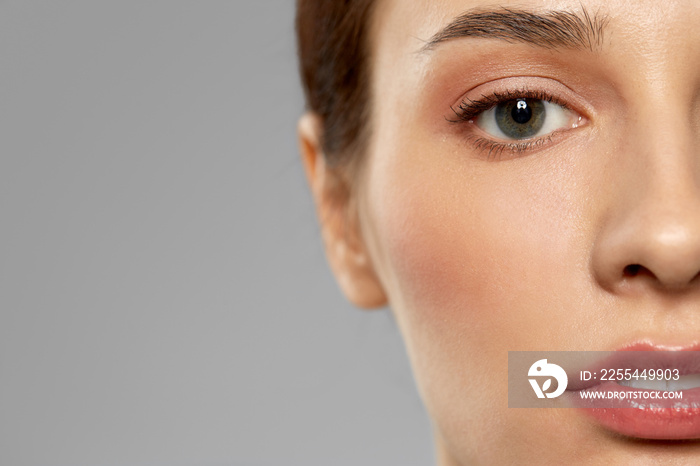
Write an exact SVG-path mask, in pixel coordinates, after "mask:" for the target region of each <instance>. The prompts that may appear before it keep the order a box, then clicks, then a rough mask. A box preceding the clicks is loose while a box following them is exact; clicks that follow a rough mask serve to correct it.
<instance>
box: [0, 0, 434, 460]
mask: <svg viewBox="0 0 700 466" xmlns="http://www.w3.org/2000/svg"><path fill="white" fill-rule="evenodd" d="M293 10H294V2H292V1H291V0H277V1H272V0H266V1H255V0H249V1H244V0H241V1H236V0H230V1H196V2H195V1H145V2H144V1H136V0H130V1H123V0H119V1H109V2H104V1H94V0H93V1H63V2H51V1H44V2H19V1H2V2H0V60H2V62H1V64H0V70H1V71H0V109H1V110H0V218H1V229H0V232H1V233H0V234H1V238H2V241H1V242H0V274H1V277H0V464H2V465H166V464H168V465H228V464H235V465H297V464H298V465H329V464H333V465H359V464H362V465H388V464H389V465H425V464H431V463H432V462H433V459H432V446H431V439H430V428H429V422H428V420H427V417H426V415H425V413H424V410H423V407H422V406H421V403H420V401H419V399H418V396H417V394H416V390H415V387H414V383H413V380H412V377H411V374H410V370H409V367H408V363H407V360H406V357H405V355H404V349H403V346H402V343H401V341H400V337H399V335H398V332H397V330H396V327H395V324H394V322H393V320H392V318H391V315H390V314H389V312H388V311H387V310H381V311H375V312H365V311H360V310H356V309H353V308H352V307H351V306H350V305H349V304H347V303H346V302H345V300H344V298H343V297H342V296H341V294H340V293H339V291H338V290H337V287H336V285H335V282H334V280H333V278H332V276H331V274H330V272H329V270H328V267H327V266H326V263H325V260H324V258H323V252H322V249H321V241H320V237H319V232H318V228H317V226H316V221H315V217H314V214H313V209H312V203H311V199H310V196H309V195H308V193H307V190H306V185H305V181H304V179H303V174H302V169H301V167H300V164H299V157H298V154H297V147H296V139H295V134H294V131H295V121H296V119H297V117H298V116H299V115H300V113H301V110H302V108H303V102H302V97H301V91H300V88H299V83H298V78H297V76H296V61H295V60H296V59H295V52H294V41H293V14H294V11H293Z"/></svg>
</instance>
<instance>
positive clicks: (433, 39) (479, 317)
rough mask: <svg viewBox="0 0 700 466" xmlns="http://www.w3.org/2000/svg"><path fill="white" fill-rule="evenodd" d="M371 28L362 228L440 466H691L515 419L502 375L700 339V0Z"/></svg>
mask: <svg viewBox="0 0 700 466" xmlns="http://www.w3.org/2000/svg"><path fill="white" fill-rule="evenodd" d="M502 7H507V8H508V10H505V9H503V8H502ZM584 10H585V12H584ZM488 11H495V12H498V13H500V15H495V16H494V15H481V16H478V15H476V16H475V12H479V13H484V12H488ZM555 11H566V12H570V13H575V14H576V15H577V16H578V17H580V18H581V19H582V21H581V22H580V23H577V24H579V26H580V28H579V29H578V30H576V28H575V27H574V31H569V30H568V29H571V27H569V28H568V29H567V28H564V29H565V31H564V32H561V31H560V32H559V33H557V32H556V31H552V29H551V20H552V18H555V16H554V15H556V13H553V12H555ZM523 12H529V13H535V14H537V15H539V16H537V17H535V16H531V17H528V20H529V23H528V24H526V25H525V26H524V27H523V28H521V29H520V30H517V18H518V17H519V18H524V17H525V16H524V14H525V13H523ZM586 15H587V16H586ZM460 17H462V22H461V23H455V21H456V20H457V19H458V18H460ZM514 18H515V20H514ZM547 20H550V23H547ZM373 21H374V22H373V29H372V30H373V36H372V40H371V45H372V53H373V55H372V58H371V63H372V66H373V76H372V94H373V102H372V115H371V125H372V126H371V128H372V137H371V139H370V142H369V145H368V150H367V152H366V153H365V155H364V156H365V158H364V160H363V166H362V171H361V173H360V175H359V178H358V180H357V185H356V186H355V187H354V188H355V190H354V192H355V193H356V196H357V200H358V212H359V219H360V221H359V225H360V227H359V228H360V231H361V236H362V239H363V242H364V247H365V248H366V253H367V255H368V257H369V259H370V263H371V264H372V265H373V267H374V271H375V272H376V276H377V277H378V282H379V283H380V284H381V287H382V289H383V291H384V293H385V294H386V297H387V299H388V302H389V304H390V306H391V308H392V309H393V312H394V314H395V316H396V319H397V322H398V325H399V326H400V329H401V331H402V333H403V336H404V338H405V342H406V346H407V349H408V353H409V356H410V359H411V361H412V365H413V368H414V372H415V376H416V380H417V383H418V387H419V390H420V392H421V395H422V397H423V399H424V401H425V403H426V405H427V408H428V411H429V413H430V415H431V417H432V419H433V421H434V425H435V430H436V447H437V449H438V453H439V455H440V461H441V464H472V463H479V464H481V463H483V464H509V463H510V462H515V461H516V460H519V461H525V460H527V459H531V460H533V461H535V460H537V461H538V462H540V463H544V464H551V463H552V462H553V461H554V460H556V461H561V462H564V461H566V460H573V459H576V460H578V461H580V460H581V459H587V460H589V461H591V462H596V463H598V462H600V463H603V462H606V463H608V462H631V461H633V460H634V461H639V460H640V456H639V455H640V454H646V455H649V456H648V457H647V458H649V459H652V460H659V461H660V460H667V461H672V462H673V461H679V462H683V460H689V458H691V457H692V458H695V459H697V457H695V456H693V455H696V454H700V446H698V445H697V444H695V443H683V444H676V445H672V442H671V443H669V442H655V443H653V442H643V441H638V440H631V439H629V438H626V437H624V436H621V435H618V434H615V433H611V432H610V431H608V430H606V429H605V428H603V427H602V426H600V425H599V424H598V423H597V422H596V421H594V420H593V419H592V418H590V417H588V416H586V415H585V414H584V413H582V412H581V411H579V410H575V409H534V410H533V409H514V408H508V405H507V371H506V367H507V361H508V351H517V350H576V351H578V350H617V349H620V348H623V347H626V346H629V345H631V344H635V343H640V342H645V343H649V344H651V345H656V346H660V347H664V346H666V347H687V346H689V345H692V344H696V343H698V342H699V341H700V337H699V335H700V333H699V331H700V284H699V281H698V278H697V275H698V272H699V271H700V149H698V147H700V146H699V144H700V27H698V25H699V24H700V3H698V2H696V1H693V0H685V1H684V0H679V1H673V0H670V1H665V2H657V1H652V0H643V1H634V2H630V1H625V0H605V1H603V0H600V1H599V0H571V1H569V0H552V1H528V0H519V1H518V2H513V3H511V2H507V1H506V2H504V1H497V2H490V1H469V0H442V1H435V0H411V1H407V0H378V4H377V9H376V11H375V12H374V17H373ZM479 21H481V22H482V23H483V22H484V21H486V22H488V24H487V23H483V25H484V28H482V29H481V30H482V31H485V32H482V35H481V36H475V35H474V31H475V29H474V27H475V26H477V25H479ZM489 21H490V22H489ZM514 21H515V22H514ZM502 23H503V24H502ZM450 24H452V25H453V27H452V28H451V29H448V30H445V28H446V27H448V25H450ZM455 24H456V25H455ZM460 24H461V25H462V26H460ZM520 24H522V23H520ZM548 24H549V26H548ZM441 31H443V32H442V33H441ZM523 31H525V32H523ZM577 31H578V32H577ZM518 33H520V35H517V34H518ZM470 34H471V35H470ZM517 98H527V100H521V103H517ZM508 99H510V101H511V103H510V104H501V105H497V106H496V107H495V108H494V107H493V105H494V104H495V103H497V102H499V101H503V100H508ZM344 279H345V280H348V278H347V277H345V278H344ZM350 279H352V278H350ZM674 464H675V463H674Z"/></svg>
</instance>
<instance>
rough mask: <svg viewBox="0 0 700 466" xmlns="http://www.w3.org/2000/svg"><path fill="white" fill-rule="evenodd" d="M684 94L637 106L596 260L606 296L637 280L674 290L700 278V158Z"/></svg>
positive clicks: (661, 95)
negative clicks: (695, 145) (699, 181)
mask: <svg viewBox="0 0 700 466" xmlns="http://www.w3.org/2000/svg"><path fill="white" fill-rule="evenodd" d="M657 91H659V89H657ZM681 94H682V92H678V91H677V90H676V91H674V89H673V88H671V87H667V88H665V89H663V92H654V93H649V94H648V95H650V96H653V97H648V98H646V99H643V100H641V101H638V103H637V105H636V107H635V108H634V110H633V112H632V117H631V118H629V121H628V123H627V124H626V125H625V128H626V130H625V131H626V133H625V135H624V138H623V139H624V140H623V141H622V142H621V144H620V146H619V147H620V151H619V153H618V154H613V156H614V157H619V158H620V160H619V162H620V163H618V164H614V166H616V167H618V168H619V170H617V171H616V173H615V176H614V177H613V178H614V179H615V180H616V182H615V183H614V185H613V186H612V187H611V189H612V190H613V193H612V194H613V195H612V196H611V199H612V202H611V205H610V206H609V211H608V212H607V214H608V215H607V216H606V218H607V221H606V222H605V224H604V225H603V226H602V228H601V229H600V231H599V234H598V237H597V238H596V243H595V246H594V250H593V260H592V264H593V267H594V270H595V275H596V277H597V279H598V281H599V282H600V283H601V284H602V285H603V286H604V287H606V288H608V289H614V288H616V287H618V286H620V285H622V284H623V283H629V282H630V281H633V282H634V283H642V282H644V283H649V282H652V283H653V284H654V285H655V286H656V287H663V288H668V289H675V290H677V289H678V288H682V287H686V286H688V285H689V284H690V283H694V281H695V280H694V279H695V278H696V277H697V276H698V273H699V272H700V186H699V184H698V160H697V159H698V153H697V152H698V151H697V150H695V148H694V142H695V135H694V134H693V131H694V130H693V128H694V125H693V123H692V120H691V119H690V118H689V114H690V111H691V108H692V102H691V101H690V100H691V99H684V98H683V96H681ZM644 115H652V116H653V117H652V118H644Z"/></svg>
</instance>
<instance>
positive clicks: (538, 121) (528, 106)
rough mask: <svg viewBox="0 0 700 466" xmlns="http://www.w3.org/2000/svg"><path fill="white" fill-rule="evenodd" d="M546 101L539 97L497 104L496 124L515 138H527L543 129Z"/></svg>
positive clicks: (506, 133) (510, 136)
mask: <svg viewBox="0 0 700 466" xmlns="http://www.w3.org/2000/svg"><path fill="white" fill-rule="evenodd" d="M545 114H546V112H545V108H544V102H543V101H542V100H538V99H517V100H509V101H508V102H503V103H500V104H498V105H497V106H496V112H495V116H496V124H497V125H498V128H499V129H500V130H501V131H503V134H505V135H506V136H508V137H509V138H513V139H526V138H530V137H532V136H534V135H535V134H537V132H538V131H539V130H540V129H542V126H543V125H544V118H545Z"/></svg>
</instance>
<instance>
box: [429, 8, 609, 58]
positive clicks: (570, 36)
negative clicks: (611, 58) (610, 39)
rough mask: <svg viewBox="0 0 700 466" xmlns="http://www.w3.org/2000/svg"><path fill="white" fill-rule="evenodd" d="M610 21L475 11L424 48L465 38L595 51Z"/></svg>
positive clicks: (548, 13) (597, 17)
mask: <svg viewBox="0 0 700 466" xmlns="http://www.w3.org/2000/svg"><path fill="white" fill-rule="evenodd" d="M607 23H608V19H607V17H605V16H601V15H598V14H595V15H590V14H589V13H588V11H587V10H586V9H585V8H582V10H581V12H580V13H578V14H577V13H573V12H569V11H559V10H550V11H544V12H538V13H535V12H533V11H528V10H515V9H510V8H503V9H500V10H497V11H483V10H471V11H468V12H466V13H463V14H461V15H460V16H458V17H457V18H455V19H454V20H453V21H452V22H451V23H450V24H448V25H447V26H446V27H445V28H443V29H442V30H440V31H439V32H438V33H437V34H435V35H434V36H433V37H432V38H431V39H430V40H429V41H428V43H427V44H426V45H425V46H424V47H423V48H422V49H421V50H422V51H427V50H430V49H433V48H434V47H435V46H436V45H438V44H441V43H443V42H446V41H448V40H452V39H457V38H463V37H480V38H486V39H501V40H504V41H506V42H511V43H514V42H522V43H527V44H531V45H535V46H538V47H544V48H549V49H552V48H560V47H563V48H574V49H588V50H594V49H596V48H597V47H599V46H600V45H602V42H603V33H604V31H605V26H606V25H607Z"/></svg>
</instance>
